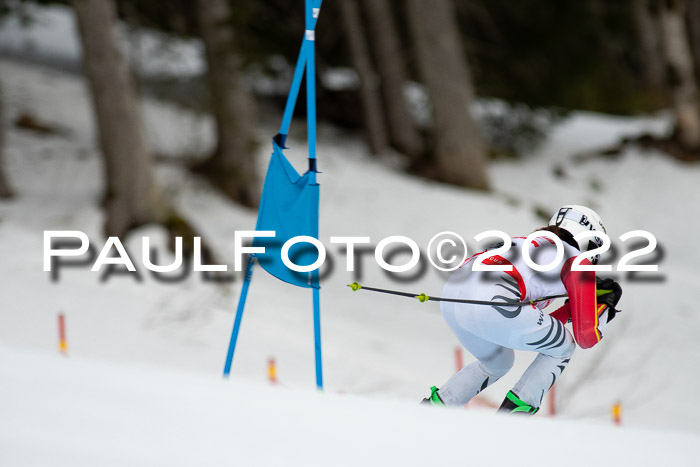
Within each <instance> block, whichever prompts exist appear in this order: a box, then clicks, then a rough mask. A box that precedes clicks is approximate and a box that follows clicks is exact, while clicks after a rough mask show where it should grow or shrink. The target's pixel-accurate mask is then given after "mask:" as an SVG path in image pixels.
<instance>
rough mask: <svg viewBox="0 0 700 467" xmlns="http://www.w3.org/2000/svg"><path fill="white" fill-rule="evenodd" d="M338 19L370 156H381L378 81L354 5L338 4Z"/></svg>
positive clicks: (382, 136)
mask: <svg viewBox="0 0 700 467" xmlns="http://www.w3.org/2000/svg"><path fill="white" fill-rule="evenodd" d="M338 7H339V8H340V17H341V20H342V22H343V27H344V29H345V34H346V37H347V44H348V48H349V50H350V57H351V60H352V63H353V67H354V68H355V71H356V72H357V74H358V76H359V78H360V100H361V102H362V113H363V119H362V120H363V122H364V126H365V131H366V133H367V141H368V143H369V148H370V151H372V153H373V154H380V153H382V152H384V151H385V150H386V148H387V146H388V144H389V137H388V135H387V131H386V124H385V122H384V113H383V112H382V106H381V94H380V92H379V77H378V76H377V73H376V72H375V70H374V68H373V67H372V63H371V60H370V56H369V50H368V48H367V42H366V40H365V31H364V28H363V27H362V19H361V18H360V12H359V9H358V7H357V4H356V3H355V2H354V1H350V2H348V1H341V2H338Z"/></svg>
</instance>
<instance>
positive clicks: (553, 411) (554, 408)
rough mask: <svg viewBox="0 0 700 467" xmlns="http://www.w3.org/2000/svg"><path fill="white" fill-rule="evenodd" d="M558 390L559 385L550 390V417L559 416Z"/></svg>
mask: <svg viewBox="0 0 700 467" xmlns="http://www.w3.org/2000/svg"><path fill="white" fill-rule="evenodd" d="M556 388H557V385H556V384H555V385H554V386H552V388H551V389H550V390H549V415H550V417H553V416H555V415H556V414H557V396H556Z"/></svg>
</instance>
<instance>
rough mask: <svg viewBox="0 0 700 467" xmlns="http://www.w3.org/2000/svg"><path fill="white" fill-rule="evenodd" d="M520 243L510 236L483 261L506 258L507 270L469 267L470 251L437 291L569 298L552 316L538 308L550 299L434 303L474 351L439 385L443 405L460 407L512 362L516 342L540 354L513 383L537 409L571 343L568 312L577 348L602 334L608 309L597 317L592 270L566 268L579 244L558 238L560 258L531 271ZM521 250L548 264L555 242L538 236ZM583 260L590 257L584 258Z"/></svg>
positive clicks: (491, 296) (450, 294)
mask: <svg viewBox="0 0 700 467" xmlns="http://www.w3.org/2000/svg"><path fill="white" fill-rule="evenodd" d="M523 242H524V238H523V237H517V238H513V239H512V245H511V248H510V249H509V250H508V251H507V252H506V253H504V254H502V255H498V256H491V257H489V258H487V259H485V260H484V261H483V264H485V265H489V264H498V265H508V264H511V265H513V271H511V272H491V271H489V272H482V271H472V267H473V264H474V262H475V257H476V256H478V255H479V254H477V255H475V256H473V257H472V258H470V259H469V260H467V261H466V262H465V263H464V264H463V265H462V267H461V268H459V269H457V270H456V271H455V272H454V273H452V275H451V276H450V278H449V279H448V281H447V283H446V284H445V288H444V290H443V292H442V294H443V295H442V296H443V297H450V298H461V299H472V300H488V301H494V302H502V303H504V302H505V303H508V302H510V303H517V302H521V301H527V300H535V299H538V298H541V297H545V296H550V295H560V294H565V293H568V294H569V299H570V302H567V304H566V305H565V306H563V307H562V308H560V309H559V310H557V311H556V312H555V313H556V314H557V315H558V319H554V318H553V317H551V316H550V315H548V314H546V313H544V311H543V309H544V308H545V307H546V306H547V305H549V303H550V302H549V301H544V302H538V303H536V305H507V306H506V305H472V304H466V303H452V302H441V310H442V314H443V317H444V318H445V321H446V322H447V324H448V325H449V326H450V328H451V329H452V331H453V332H454V333H455V335H456V336H457V339H459V341H460V343H461V344H462V345H463V346H464V347H465V348H466V349H467V350H468V351H469V352H470V353H471V354H472V355H474V357H476V358H477V361H476V362H473V363H471V364H469V365H467V366H465V367H464V368H462V369H461V370H460V371H458V372H457V373H456V374H454V375H453V376H452V377H451V378H450V379H449V380H448V381H447V382H446V383H445V384H444V385H443V386H442V387H441V388H440V389H439V390H438V395H439V396H440V398H441V399H442V401H443V402H444V403H445V405H448V406H463V405H464V404H466V403H467V402H469V400H471V399H472V398H473V397H474V396H475V395H477V394H478V393H479V392H481V391H483V390H484V389H486V388H487V387H488V386H489V385H490V384H492V383H493V382H495V381H496V380H498V379H499V378H501V377H502V376H503V375H505V374H506V373H507V372H508V370H510V369H511V367H512V366H513V362H514V352H513V350H514V349H515V350H530V351H534V352H538V353H539V355H537V357H536V358H535V360H534V361H533V362H532V364H531V365H530V366H529V367H528V368H527V370H526V371H525V373H524V374H523V375H522V377H521V378H520V380H519V381H518V382H517V383H516V384H515V386H513V389H512V391H513V392H514V393H515V394H517V396H518V397H519V398H520V399H521V400H522V401H524V402H526V403H528V404H530V405H531V406H532V407H533V408H538V407H539V406H540V404H541V402H542V398H543V397H544V395H545V394H546V392H547V391H548V390H549V389H550V388H551V387H552V385H553V384H554V383H555V381H556V380H557V378H558V377H559V376H560V375H561V374H562V372H563V371H564V369H565V368H566V366H567V364H568V363H569V361H570V359H571V356H572V355H573V353H574V349H575V348H576V344H575V342H574V339H573V337H572V335H571V333H570V332H569V331H568V330H567V329H566V328H565V327H564V324H563V323H565V322H566V321H568V319H569V317H571V319H572V322H573V327H574V334H575V335H576V339H577V341H578V343H579V345H580V346H581V347H583V348H588V347H591V346H593V345H595V344H596V343H597V342H599V341H600V339H602V333H603V328H604V326H605V323H606V321H607V315H606V314H605V313H607V312H605V313H604V316H601V317H600V319H599V318H598V315H597V303H596V300H595V274H594V273H593V272H587V273H583V272H572V271H570V269H571V263H572V261H573V259H574V257H576V256H577V255H579V251H578V250H577V249H576V248H574V247H572V246H571V245H569V244H567V243H563V248H564V257H563V260H562V261H560V263H559V264H557V265H556V266H555V267H554V269H552V270H550V271H547V272H538V271H535V270H533V269H531V268H530V267H529V266H527V264H526V263H525V261H524V260H523V252H522V245H523ZM528 249H529V252H530V257H531V258H532V260H533V261H534V262H535V263H537V264H540V265H546V264H550V263H551V262H552V261H553V260H554V259H555V257H556V245H554V244H553V242H552V241H551V240H549V239H547V238H545V237H538V238H536V239H535V240H534V241H532V242H531V243H530V245H529V247H528ZM582 264H590V262H588V260H584V261H583V262H582Z"/></svg>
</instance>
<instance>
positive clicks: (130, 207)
mask: <svg viewBox="0 0 700 467" xmlns="http://www.w3.org/2000/svg"><path fill="white" fill-rule="evenodd" d="M73 6H74V7H75V12H76V17H77V20H78V21H77V22H78V29H79V31H80V39H81V42H82V47H83V60H84V67H85V72H86V74H87V78H88V82H89V85H90V90H91V93H92V102H93V106H94V111H95V116H96V119H97V128H98V132H99V140H100V147H101V149H102V154H103V156H104V166H105V171H106V182H107V192H106V197H105V209H106V220H105V233H106V234H107V235H110V236H122V235H124V234H125V233H126V232H127V231H128V230H130V229H131V228H134V227H137V226H139V225H143V224H145V223H148V222H162V221H164V220H165V217H166V215H167V213H166V208H165V204H164V203H163V201H162V198H161V196H160V192H159V190H158V189H157V187H156V183H155V177H154V171H153V162H152V159H151V155H150V153H149V149H148V146H147V143H146V140H145V137H144V135H143V132H142V127H141V118H140V112H139V108H138V102H137V99H136V96H135V94H134V91H133V88H132V83H131V81H130V78H129V74H128V72H127V69H126V65H125V62H124V60H123V58H122V56H121V53H120V52H119V46H118V42H117V34H116V21H117V20H116V13H115V6H114V3H113V1H112V0H74V1H73Z"/></svg>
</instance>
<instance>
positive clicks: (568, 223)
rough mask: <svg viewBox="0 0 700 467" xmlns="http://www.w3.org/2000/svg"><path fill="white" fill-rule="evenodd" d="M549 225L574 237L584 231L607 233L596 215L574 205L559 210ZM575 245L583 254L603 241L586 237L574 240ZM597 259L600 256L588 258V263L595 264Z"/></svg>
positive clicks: (583, 207)
mask: <svg viewBox="0 0 700 467" xmlns="http://www.w3.org/2000/svg"><path fill="white" fill-rule="evenodd" d="M549 225H555V226H557V227H560V228H562V229H564V230H566V231H568V232H569V233H570V234H571V235H576V234H578V233H581V232H585V231H586V230H594V231H598V232H603V233H607V232H606V231H605V226H604V225H603V221H602V220H601V219H600V216H599V215H598V213H596V212H595V211H594V210H593V209H591V208H587V207H585V206H578V205H575V204H570V205H567V206H562V207H561V208H559V211H557V213H556V214H554V215H553V216H552V218H551V219H550V220H549ZM576 243H578V248H579V250H580V251H581V252H584V251H590V250H593V249H595V248H598V247H600V246H602V245H603V240H601V239H600V238H599V237H587V238H583V239H580V240H576ZM598 259H600V255H595V256H593V257H592V258H590V261H591V263H593V264H596V263H597V262H598Z"/></svg>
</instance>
